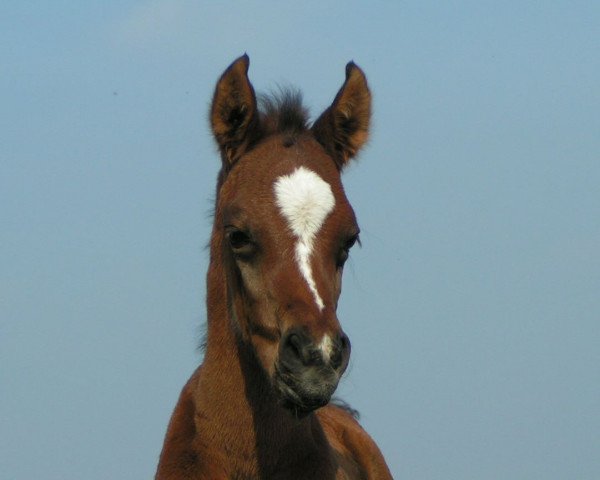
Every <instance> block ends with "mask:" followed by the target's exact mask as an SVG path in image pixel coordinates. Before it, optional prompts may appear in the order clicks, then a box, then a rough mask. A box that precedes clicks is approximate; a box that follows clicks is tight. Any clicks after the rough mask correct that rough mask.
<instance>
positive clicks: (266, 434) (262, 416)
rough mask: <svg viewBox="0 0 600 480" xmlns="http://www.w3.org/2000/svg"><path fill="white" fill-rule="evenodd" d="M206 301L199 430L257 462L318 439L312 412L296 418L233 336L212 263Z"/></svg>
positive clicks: (218, 272) (220, 281) (219, 279)
mask: <svg viewBox="0 0 600 480" xmlns="http://www.w3.org/2000/svg"><path fill="white" fill-rule="evenodd" d="M207 301H208V302H207V303H208V305H209V312H208V342H207V347H206V355H205V359H204V363H203V365H202V370H201V373H200V376H199V379H198V380H199V384H198V388H197V392H196V403H197V408H198V410H199V412H198V413H199V414H200V415H199V416H197V421H198V422H199V423H200V425H198V428H199V433H201V432H202V431H203V430H204V428H206V429H207V431H210V433H211V435H216V436H217V437H218V443H221V444H222V446H223V448H226V449H227V450H228V451H230V452H236V453H239V455H240V456H245V457H248V456H250V457H252V456H253V457H254V458H255V460H256V462H257V463H258V464H264V462H265V461H270V460H269V459H265V458H261V457H262V456H264V455H269V456H270V457H272V459H271V460H275V459H276V457H277V456H278V455H277V452H280V454H281V455H288V454H289V452H288V451H289V450H294V449H297V447H299V446H300V445H303V446H305V448H311V447H312V448H314V447H316V446H317V445H316V444H318V443H321V441H322V440H323V439H322V438H320V435H319V432H317V435H315V423H316V422H317V420H316V418H315V417H314V416H313V415H312V414H310V415H308V416H307V417H305V418H303V419H302V420H298V419H295V418H294V417H293V416H292V415H291V414H290V413H289V412H288V411H286V410H284V409H283V408H282V407H281V406H280V405H279V404H278V403H277V400H276V398H275V396H274V393H273V391H272V387H271V384H270V382H269V380H268V379H267V377H266V375H265V373H264V372H263V371H262V369H261V367H260V366H259V364H258V362H257V360H256V359H255V357H254V354H253V353H252V352H251V350H250V347H248V346H245V345H243V344H240V343H239V342H238V341H237V339H236V334H235V332H234V331H233V322H232V320H231V319H230V318H229V316H228V308H227V293H226V285H225V280H224V276H223V272H222V269H220V268H214V266H213V267H211V270H209V275H208V297H207ZM203 423H204V426H203V425H202V424H203ZM203 427H204V428H203ZM318 430H319V431H320V428H318ZM213 438H215V437H213ZM257 445H261V449H262V451H259V450H258V449H257Z"/></svg>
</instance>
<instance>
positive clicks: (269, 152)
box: [228, 140, 345, 207]
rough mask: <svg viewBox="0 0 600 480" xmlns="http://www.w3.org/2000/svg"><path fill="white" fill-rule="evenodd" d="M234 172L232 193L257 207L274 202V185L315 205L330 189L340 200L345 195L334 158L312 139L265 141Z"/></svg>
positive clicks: (230, 189)
mask: <svg viewBox="0 0 600 480" xmlns="http://www.w3.org/2000/svg"><path fill="white" fill-rule="evenodd" d="M315 143H316V142H315ZM236 169H237V170H238V171H237V172H236V171H235V170H236ZM232 173H234V175H232V177H235V178H234V179H232V180H233V182H231V183H232V184H231V185H229V186H228V187H229V188H228V190H229V192H230V193H231V194H232V195H233V196H235V197H237V198H238V199H239V200H241V201H242V202H244V203H245V202H246V201H248V202H251V203H252V204H254V205H255V206H257V207H258V206H259V204H264V203H265V202H269V203H272V204H274V202H275V201H276V198H275V193H276V191H275V190H276V188H275V185H280V190H281V191H282V192H283V191H286V192H287V193H289V195H288V197H290V196H292V197H293V198H296V199H298V198H303V199H305V200H310V199H311V198H313V202H312V203H313V204H314V203H315V202H317V201H318V200H319V198H321V197H322V192H330V193H331V194H332V195H333V196H334V198H336V199H338V203H339V202H340V201H342V199H343V198H344V197H345V196H344V192H343V188H342V186H341V180H340V175H339V171H338V170H337V168H336V166H335V163H334V161H333V159H331V158H330V157H328V156H327V155H326V154H325V153H324V152H323V151H322V149H321V148H320V147H319V146H316V145H312V142H309V141H302V140H299V141H298V142H297V143H296V144H294V145H292V146H285V145H284V144H283V142H281V141H271V142H266V143H265V144H264V145H261V146H259V147H258V148H256V149H255V150H254V151H252V152H251V153H249V154H248V156H247V157H246V158H243V159H242V160H241V162H240V165H239V166H237V167H236V168H235V169H234V172H232ZM284 187H287V188H284ZM294 193H295V194H296V195H293V194H294ZM342 203H344V202H342Z"/></svg>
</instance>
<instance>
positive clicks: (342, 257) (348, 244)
mask: <svg viewBox="0 0 600 480" xmlns="http://www.w3.org/2000/svg"><path fill="white" fill-rule="evenodd" d="M358 241H359V240H358V235H355V236H353V237H350V238H349V239H348V240H346V241H345V242H344V245H343V246H342V248H341V249H340V251H339V253H338V258H337V265H338V268H341V267H343V266H344V263H346V260H348V256H349V255H350V249H351V248H352V247H353V246H354V244H355V243H356V242H358Z"/></svg>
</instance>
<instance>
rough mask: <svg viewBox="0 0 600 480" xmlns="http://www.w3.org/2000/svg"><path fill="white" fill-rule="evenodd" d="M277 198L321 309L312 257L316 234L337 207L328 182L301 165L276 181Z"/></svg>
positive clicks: (302, 271)
mask: <svg viewBox="0 0 600 480" xmlns="http://www.w3.org/2000/svg"><path fill="white" fill-rule="evenodd" d="M275 201H276V203H277V206H278V207H279V210H280V211H281V213H282V214H283V216H284V217H285V219H286V220H287V223H288V226H289V227H290V230H291V231H292V233H293V234H294V236H295V237H296V239H297V240H296V255H295V256H296V262H297V263H298V268H299V269H300V272H301V273H302V276H303V277H304V279H305V280H306V283H307V284H308V288H309V289H310V291H311V292H312V294H313V296H314V297H315V302H316V303H317V306H318V307H319V310H323V307H324V304H323V299H322V298H321V296H320V295H319V292H318V291H317V286H316V284H315V280H314V279H313V275H312V268H311V266H310V257H311V255H312V251H313V246H314V242H315V237H316V235H317V233H318V232H319V230H320V229H321V227H322V226H323V222H324V221H325V218H327V215H329V213H331V211H332V210H333V207H334V206H335V199H334V197H333V193H332V191H331V187H330V186H329V184H328V183H327V182H326V181H325V180H323V179H322V178H321V177H320V176H319V175H317V174H316V173H315V172H313V171H312V170H309V169H307V168H304V167H299V168H297V169H296V170H294V171H293V172H292V173H291V174H290V175H283V176H281V177H279V178H278V179H277V181H276V182H275Z"/></svg>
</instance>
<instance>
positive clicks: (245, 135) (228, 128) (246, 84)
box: [210, 54, 259, 170]
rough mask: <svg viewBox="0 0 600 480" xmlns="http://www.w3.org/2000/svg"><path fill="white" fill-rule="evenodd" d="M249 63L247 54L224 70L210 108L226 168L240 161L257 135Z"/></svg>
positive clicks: (213, 126)
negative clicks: (249, 78)
mask: <svg viewBox="0 0 600 480" xmlns="http://www.w3.org/2000/svg"><path fill="white" fill-rule="evenodd" d="M249 65H250V59H249V58H248V55H246V54H244V55H243V56H241V57H240V58H238V59H237V60H236V61H235V62H233V63H232V64H231V65H230V66H229V67H228V68H227V70H225V72H223V75H221V78H220V79H219V81H218V82H217V86H216V88H215V94H214V96H213V101H212V106H211V109H210V123H211V127H212V132H213V135H214V136H215V139H216V140H217V144H218V145H219V149H220V150H221V157H222V159H223V168H224V169H225V170H229V168H231V166H232V165H233V164H234V163H235V162H237V161H238V160H239V158H240V156H241V155H242V154H243V153H244V151H245V150H246V149H247V148H248V147H250V146H251V145H252V143H253V142H254V141H255V140H256V137H257V135H258V130H259V128H258V114H257V107H256V95H255V94H254V88H252V84H251V83H250V80H248V66H249Z"/></svg>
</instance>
